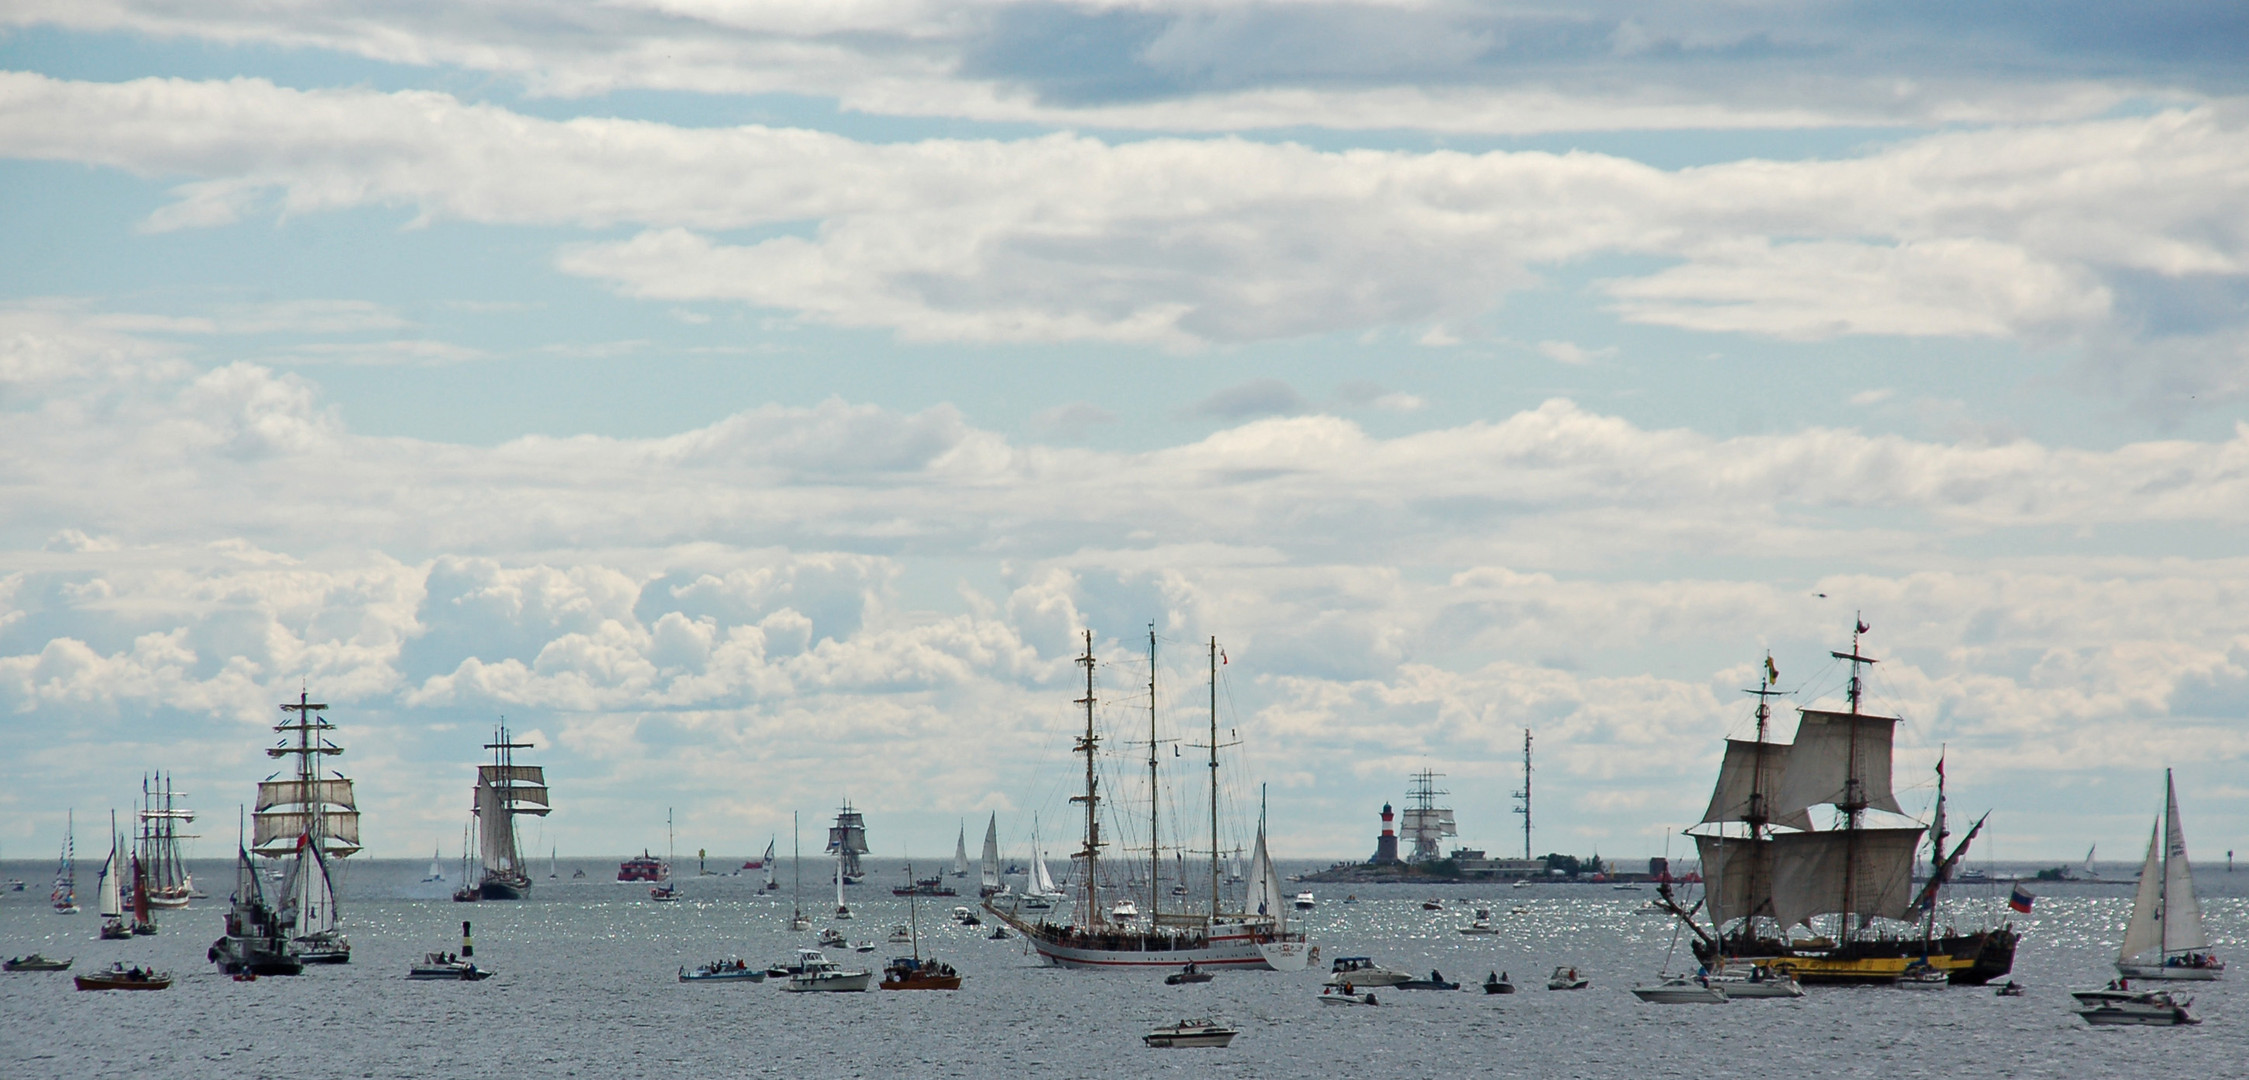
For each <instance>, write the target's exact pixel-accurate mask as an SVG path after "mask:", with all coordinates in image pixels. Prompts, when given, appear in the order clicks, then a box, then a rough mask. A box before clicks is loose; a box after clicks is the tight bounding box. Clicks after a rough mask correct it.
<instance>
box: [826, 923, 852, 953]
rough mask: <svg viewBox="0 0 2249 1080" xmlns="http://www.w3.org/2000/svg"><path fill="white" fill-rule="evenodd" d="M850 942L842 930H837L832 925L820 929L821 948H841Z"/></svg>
mask: <svg viewBox="0 0 2249 1080" xmlns="http://www.w3.org/2000/svg"><path fill="white" fill-rule="evenodd" d="M850 944H851V940H850V939H849V938H846V937H844V936H843V931H841V930H838V929H836V928H835V927H833V926H831V927H828V928H827V929H825V930H822V931H820V945H821V947H823V948H836V949H841V948H845V947H847V946H849V945H850Z"/></svg>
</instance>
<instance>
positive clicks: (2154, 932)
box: [2116, 769, 2226, 982]
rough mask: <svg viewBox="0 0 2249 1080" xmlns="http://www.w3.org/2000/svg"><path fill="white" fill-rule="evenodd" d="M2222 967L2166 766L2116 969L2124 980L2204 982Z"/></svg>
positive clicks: (2177, 794)
mask: <svg viewBox="0 0 2249 1080" xmlns="http://www.w3.org/2000/svg"><path fill="white" fill-rule="evenodd" d="M2159 850H2160V852H2161V854H2160V856H2159V855H2158V851H2159ZM2225 970H2226V965H2225V962H2224V961H2222V960H2220V959H2218V958H2217V957H2216V956H2214V955H2212V954H2211V953H2210V939H2209V937H2208V936H2207V935H2205V934H2204V933H2203V930H2202V906H2201V904H2199V903H2197V902H2196V901H2195V898H2194V867H2193V866H2191V865H2189V864H2188V862H2187V837H2186V830H2185V828H2184V827H2183V826H2181V825H2180V824H2179V792H2178V788H2177V787H2175V786H2174V785H2173V784H2172V782H2171V770H2169V769H2165V770H2163V815H2162V819H2161V820H2159V821H2157V822H2156V825H2155V828H2154V829H2152V830H2151V831H2150V832H2149V833H2148V838H2147V858H2146V860H2145V861H2143V862H2142V863H2141V864H2140V888H2139V894H2138V895H2137V896H2136V897H2135V898H2134V899H2133V902H2132V921H2131V922H2130V923H2128V924H2126V925H2125V928H2124V946H2123V948H2121V949H2119V950H2118V951H2117V955H2116V972H2117V974H2119V975H2122V976H2124V977H2126V978H2128V979H2166V980H2192V981H2198V982H2206V981H2209V980H2212V979H2217V978H2220V977H2222V976H2223V975H2224V974H2225Z"/></svg>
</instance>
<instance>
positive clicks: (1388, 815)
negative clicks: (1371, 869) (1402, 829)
mask: <svg viewBox="0 0 2249 1080" xmlns="http://www.w3.org/2000/svg"><path fill="white" fill-rule="evenodd" d="M1393 817H1395V815H1394V814H1393V813H1392V812H1391V810H1390V804H1389V803H1383V804H1382V836H1381V837H1380V838H1378V839H1377V840H1375V842H1374V858H1373V859H1371V860H1369V861H1370V862H1377V863H1394V862H1397V861H1398V830H1397V828H1396V827H1395V826H1394V825H1393V824H1392V819H1393Z"/></svg>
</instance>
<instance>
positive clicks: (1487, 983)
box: [1484, 971, 1515, 994]
mask: <svg viewBox="0 0 2249 1080" xmlns="http://www.w3.org/2000/svg"><path fill="white" fill-rule="evenodd" d="M1514 992H1515V984H1514V983H1513V982H1510V981H1509V980H1508V978H1507V973H1506V972H1504V971H1495V972H1492V973H1491V974H1489V975H1486V976H1484V993H1487V994H1512V993H1514Z"/></svg>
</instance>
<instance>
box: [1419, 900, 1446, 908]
mask: <svg viewBox="0 0 2249 1080" xmlns="http://www.w3.org/2000/svg"><path fill="white" fill-rule="evenodd" d="M1421 910H1423V911H1443V910H1445V902H1444V901H1442V900H1424V901H1422V902H1421Z"/></svg>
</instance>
